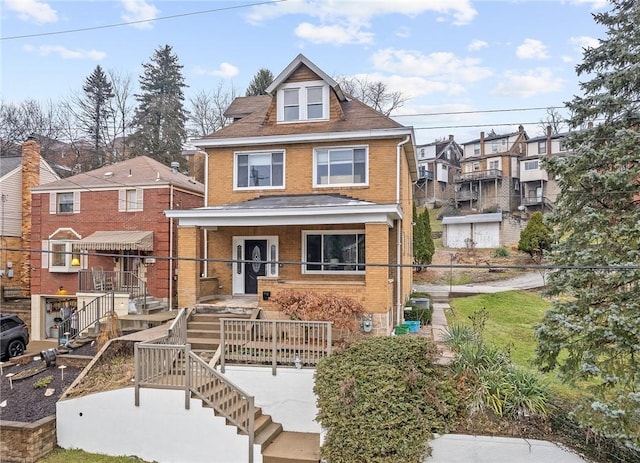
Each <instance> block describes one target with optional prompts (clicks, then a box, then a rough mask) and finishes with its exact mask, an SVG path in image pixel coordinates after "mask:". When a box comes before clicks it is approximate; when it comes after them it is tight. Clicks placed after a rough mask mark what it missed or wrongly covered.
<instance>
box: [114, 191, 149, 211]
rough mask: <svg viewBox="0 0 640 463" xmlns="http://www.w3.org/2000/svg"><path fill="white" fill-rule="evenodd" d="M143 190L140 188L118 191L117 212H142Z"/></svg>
mask: <svg viewBox="0 0 640 463" xmlns="http://www.w3.org/2000/svg"><path fill="white" fill-rule="evenodd" d="M143 198H144V196H143V190H142V189H141V188H122V189H120V190H118V211H119V212H139V211H142V210H143Z"/></svg>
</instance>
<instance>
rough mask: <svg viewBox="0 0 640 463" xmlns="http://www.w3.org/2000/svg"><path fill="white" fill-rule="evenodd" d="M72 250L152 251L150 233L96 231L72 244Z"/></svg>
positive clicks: (151, 234)
mask: <svg viewBox="0 0 640 463" xmlns="http://www.w3.org/2000/svg"><path fill="white" fill-rule="evenodd" d="M73 249H74V250H85V251H89V250H94V251H128V250H136V251H153V232H152V231H127V230H112V231H97V232H94V233H92V234H91V235H89V236H87V237H86V238H82V239H81V240H79V241H76V242H75V243H73Z"/></svg>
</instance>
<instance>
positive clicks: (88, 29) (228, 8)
mask: <svg viewBox="0 0 640 463" xmlns="http://www.w3.org/2000/svg"><path fill="white" fill-rule="evenodd" d="M285 1H287V0H272V1H269V2H258V3H248V4H246V5H236V6H228V7H225V8H214V9H211V10H203V11H193V12H191V13H180V14H174V15H171V16H162V17H160V18H150V19H141V20H139V21H129V22H123V23H116V24H105V25H102V26H93V27H82V28H79V29H67V30H62V31H54V32H42V33H40V34H25V35H14V36H9V37H0V40H17V39H27V38H31V37H44V36H48V35H60V34H72V33H75V32H86V31H95V30H99V29H109V28H113V27H122V26H131V25H133V24H143V23H149V22H154V21H163V20H166V19H175V18H184V17H187V16H195V15H200V14H208V13H218V12H220V11H227V10H237V9H240V8H249V7H253V6H259V5H269V4H273V3H280V2H285Z"/></svg>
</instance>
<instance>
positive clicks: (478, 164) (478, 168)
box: [473, 161, 480, 170]
mask: <svg viewBox="0 0 640 463" xmlns="http://www.w3.org/2000/svg"><path fill="white" fill-rule="evenodd" d="M473 170H480V163H479V162H477V161H476V162H474V163H473Z"/></svg>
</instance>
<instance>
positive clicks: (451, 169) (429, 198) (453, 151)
mask: <svg viewBox="0 0 640 463" xmlns="http://www.w3.org/2000/svg"><path fill="white" fill-rule="evenodd" d="M462 153H463V151H462V146H460V145H459V144H458V143H456V141H455V140H454V139H453V135H449V138H448V139H446V140H438V141H435V142H433V143H427V144H426V145H418V146H416V154H417V157H418V180H417V181H416V183H415V188H414V197H415V201H416V204H417V205H420V206H423V205H427V206H430V205H433V206H435V207H438V206H442V205H448V204H452V203H453V201H454V198H455V190H454V182H453V180H454V177H455V176H456V175H459V173H460V160H461V159H462Z"/></svg>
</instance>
